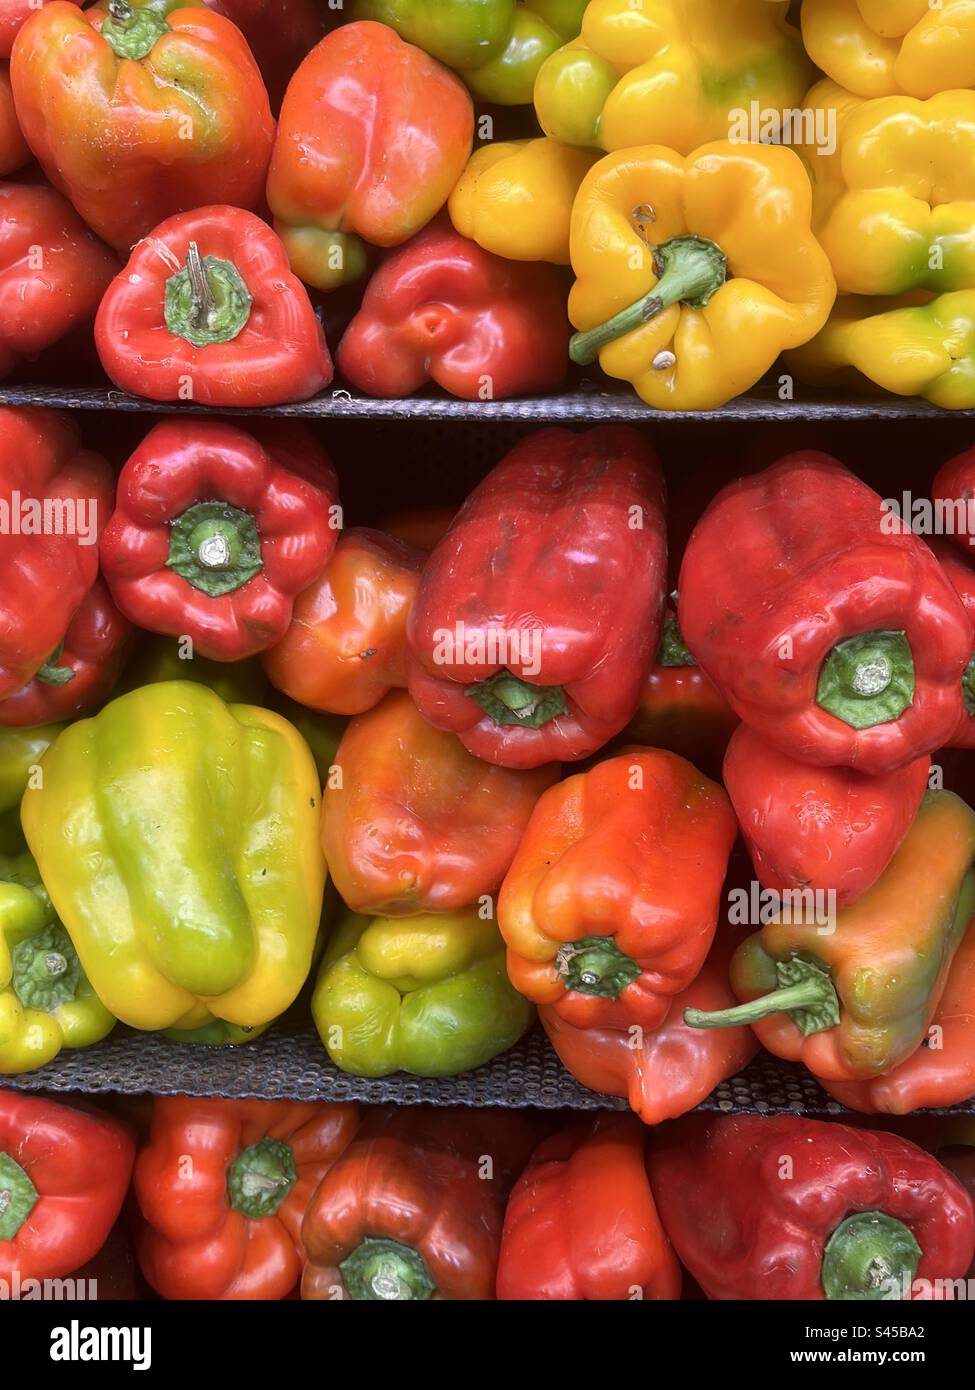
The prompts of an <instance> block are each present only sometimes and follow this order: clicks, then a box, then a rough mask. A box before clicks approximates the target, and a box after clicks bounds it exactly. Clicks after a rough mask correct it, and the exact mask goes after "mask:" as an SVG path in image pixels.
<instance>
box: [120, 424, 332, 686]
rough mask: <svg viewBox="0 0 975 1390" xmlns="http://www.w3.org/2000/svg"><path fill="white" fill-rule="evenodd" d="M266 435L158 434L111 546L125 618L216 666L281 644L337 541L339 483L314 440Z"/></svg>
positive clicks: (203, 428)
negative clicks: (184, 643) (179, 640)
mask: <svg viewBox="0 0 975 1390" xmlns="http://www.w3.org/2000/svg"><path fill="white" fill-rule="evenodd" d="M252 428H254V427H252ZM255 434H256V437H254V435H252V434H248V433H246V432H245V431H244V430H240V429H237V428H236V427H235V426H234V425H229V424H223V423H220V422H216V421H200V420H185V421H184V420H167V421H164V422H163V423H162V424H161V425H156V426H155V428H154V429H152V430H150V431H149V433H148V434H147V435H146V437H145V439H144V440H143V441H142V443H141V444H140V445H139V447H138V449H136V451H135V453H134V454H133V455H132V457H131V458H130V459H129V461H128V462H127V463H126V464H125V466H124V468H123V469H122V472H121V475H120V477H119V481H118V497H117V500H116V509H115V514H114V516H113V517H112V519H111V521H110V522H109V524H108V526H107V527H106V529H105V534H104V535H103V537H102V545H101V562H102V572H103V573H104V575H105V578H106V580H107V582H108V585H109V588H110V589H111V590H112V596H113V598H114V599H115V602H116V603H117V604H118V606H119V608H121V610H122V612H123V613H125V614H126V616H127V617H129V618H131V619H132V621H133V622H134V623H137V624H138V625H139V626H140V627H142V628H145V629H146V630H147V631H148V632H158V633H162V634H164V635H165V636H168V637H184V636H185V637H191V638H192V639H193V646H194V651H199V653H200V655H201V656H205V657H210V658H211V659H212V660H214V661H243V660H244V658H245V657H248V656H254V655H255V654H256V653H257V652H260V651H263V650H264V649H265V648H266V647H269V646H271V645H272V644H273V643H274V642H277V641H278V640H279V639H280V638H281V637H282V636H283V634H284V633H285V632H286V631H287V628H288V624H289V623H290V621H291V610H292V606H293V604H294V600H295V596H296V595H297V594H299V593H300V592H301V591H302V590H303V589H305V588H307V587H308V585H309V584H313V583H314V582H315V580H316V579H317V578H318V576H319V575H320V574H321V572H322V570H323V569H324V568H325V565H326V564H327V562H328V558H329V556H330V555H331V553H332V551H333V550H334V549H335V543H336V541H337V539H338V529H337V527H336V524H335V523H336V519H337V515H338V514H337V512H336V511H335V510H334V509H335V504H336V502H337V500H338V481H337V479H336V477H335V470H334V469H333V468H332V465H331V463H330V462H329V460H328V458H327V456H326V455H325V453H324V452H323V451H322V450H321V449H320V448H319V447H318V445H317V443H316V442H315V440H314V438H313V436H312V435H311V434H309V432H308V431H307V430H306V429H304V428H303V427H302V426H300V425H295V424H288V423H283V422H281V423H279V422H275V424H273V425H266V426H265V427H263V428H261V427H260V426H257V427H256V428H255Z"/></svg>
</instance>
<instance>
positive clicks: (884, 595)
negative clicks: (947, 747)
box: [679, 453, 972, 773]
mask: <svg viewBox="0 0 975 1390" xmlns="http://www.w3.org/2000/svg"><path fill="white" fill-rule="evenodd" d="M679 588H680V603H679V614H680V625H681V631H682V632H683V634H684V638H685V640H686V642H687V645H688V647H689V649H690V650H691V652H692V653H693V654H694V656H695V657H696V658H697V660H698V661H699V662H700V663H701V665H702V667H703V668H704V670H705V671H706V672H707V674H708V675H709V676H710V677H711V679H712V680H713V681H714V683H715V685H716V686H717V687H718V689H719V690H720V691H721V693H722V694H723V695H724V696H725V697H726V698H727V700H728V702H729V704H730V705H731V706H732V708H733V709H734V710H735V711H736V713H738V714H739V715H740V716H741V718H742V720H743V721H744V722H745V723H746V724H748V725H750V726H751V727H752V728H753V729H754V730H755V732H756V733H758V734H761V736H762V737H763V738H764V739H766V740H767V741H768V742H769V743H772V744H774V745H775V746H776V747H778V748H780V749H781V750H782V751H783V752H785V753H788V754H789V755H790V756H791V757H794V758H798V759H799V760H800V761H802V762H808V763H812V764H814V765H816V766H820V767H835V766H846V767H855V768H856V769H857V770H858V771H860V772H866V773H879V772H890V771H892V770H893V769H894V768H898V767H903V766H904V765H905V764H906V763H909V762H912V761H913V760H914V759H915V758H918V757H921V756H922V755H923V754H925V753H930V752H931V751H932V750H933V749H935V748H938V747H940V746H941V745H942V744H943V743H944V742H945V741H946V740H947V739H948V738H950V737H951V734H952V732H953V730H954V729H955V727H956V726H957V724H958V720H959V718H960V715H961V676H962V673H963V672H964V670H965V667H966V665H967V663H968V660H969V657H970V656H971V654H972V650H971V624H970V622H969V620H968V618H967V616H966V614H965V611H964V609H963V607H962V604H961V601H960V600H959V598H958V596H957V594H956V593H955V591H954V589H953V588H952V587H951V584H950V582H949V581H948V579H947V578H946V576H945V575H944V573H943V571H942V570H941V567H940V566H939V565H938V562H937V561H936V560H935V558H934V556H933V555H932V554H931V552H930V550H929V549H928V547H927V546H926V545H925V544H924V542H923V541H921V540H920V539H919V538H918V537H917V536H915V535H914V534H913V532H912V531H911V530H910V528H909V527H908V526H907V524H906V523H904V522H902V521H901V520H900V519H899V518H897V517H895V516H893V515H892V514H891V512H890V511H888V510H887V509H886V508H885V507H884V504H883V501H882V499H881V498H880V497H879V496H878V495H877V494H876V493H875V492H873V490H872V489H871V488H869V487H867V486H866V484H864V483H861V482H860V481H859V479H858V478H856V477H854V475H853V474H852V473H850V472H849V471H848V470H847V469H845V468H843V467H842V466H841V465H840V464H838V463H836V462H835V461H834V460H832V459H830V458H828V457H827V456H826V455H825V454H815V453H809V454H794V455H792V456H791V457H790V458H787V459H785V460H783V461H782V462H781V463H779V464H777V465H776V466H775V467H774V468H770V469H768V470H766V471H765V472H763V473H759V474H756V475H754V476H753V477H749V478H743V479H740V480H739V481H738V482H736V483H732V484H731V485H730V486H729V487H727V488H725V489H724V491H722V492H721V493H719V494H718V496H717V497H716V498H715V500H714V501H713V502H712V503H711V505H710V507H708V509H707V511H706V512H705V513H704V516H703V517H702V518H701V521H700V522H699V523H698V525H697V527H696V529H695V531H694V534H693V535H692V536H691V539H690V541H689V543H688V546H687V551H686V554H685V556H684V563H683V565H682V567H681V576H680V585H679Z"/></svg>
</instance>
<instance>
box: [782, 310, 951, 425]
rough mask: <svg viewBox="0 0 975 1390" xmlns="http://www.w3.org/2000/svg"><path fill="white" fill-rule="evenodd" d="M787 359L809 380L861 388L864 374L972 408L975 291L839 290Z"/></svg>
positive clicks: (902, 392)
mask: <svg viewBox="0 0 975 1390" xmlns="http://www.w3.org/2000/svg"><path fill="white" fill-rule="evenodd" d="M786 365H787V366H788V367H789V369H790V370H791V371H792V372H794V373H795V376H796V378H797V379H798V380H799V381H804V382H808V383H809V384H810V385H812V386H825V385H829V384H830V383H834V384H835V383H840V384H843V385H849V386H852V387H860V388H861V389H862V387H863V384H864V379H865V380H866V381H869V382H872V383H873V384H874V385H875V386H880V387H882V388H883V390H885V391H890V392H891V393H892V394H893V395H895V396H923V397H924V399H925V400H928V401H930V402H931V404H932V405H937V406H940V407H941V408H942V409H943V410H975V290H956V291H954V292H953V293H949V294H939V295H936V296H935V298H934V299H927V298H926V297H925V296H924V295H923V294H912V295H900V296H895V297H894V298H893V299H883V298H874V297H872V296H869V295H844V296H842V297H841V298H840V299H838V300H837V302H836V307H835V309H834V310H833V312H832V313H831V314H830V316H829V319H828V320H827V322H826V325H825V327H824V328H823V329H822V331H821V332H819V333H817V334H816V336H815V337H814V338H812V339H810V341H809V342H807V343H805V344H804V345H803V346H802V347H800V348H798V349H797V350H796V351H795V352H791V353H790V354H789V356H788V358H787V359H786Z"/></svg>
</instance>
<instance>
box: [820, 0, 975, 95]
mask: <svg viewBox="0 0 975 1390" xmlns="http://www.w3.org/2000/svg"><path fill="white" fill-rule="evenodd" d="M802 37H803V40H804V42H805V45H806V51H807V53H808V54H809V56H810V57H811V58H812V60H813V62H814V63H815V64H816V65H817V67H820V68H822V69H823V71H824V72H825V73H826V74H827V75H828V76H829V77H831V78H833V80H834V81H835V82H839V83H840V85H841V86H843V87H847V88H848V89H849V90H850V91H851V92H856V93H857V95H858V96H862V97H885V96H892V95H895V94H897V93H901V92H902V93H904V94H906V95H907V96H912V97H932V96H935V95H936V94H937V93H938V92H946V91H948V90H950V89H951V88H961V87H973V86H975V5H973V4H972V0H803V5H802Z"/></svg>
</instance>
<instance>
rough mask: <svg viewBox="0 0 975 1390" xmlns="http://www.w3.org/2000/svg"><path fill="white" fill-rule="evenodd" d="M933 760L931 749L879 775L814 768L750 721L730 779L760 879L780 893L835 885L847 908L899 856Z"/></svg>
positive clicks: (735, 739)
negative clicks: (755, 730) (769, 740)
mask: <svg viewBox="0 0 975 1390" xmlns="http://www.w3.org/2000/svg"><path fill="white" fill-rule="evenodd" d="M930 766H931V759H930V758H929V757H928V755H927V754H925V755H924V756H923V757H920V758H915V760H914V761H913V762H910V763H906V764H905V765H904V766H903V767H899V768H897V769H896V770H895V771H893V772H882V773H878V774H877V775H876V776H875V777H868V776H866V775H865V774H864V773H862V772H856V771H855V770H853V769H852V768H846V767H810V766H809V764H808V763H799V762H796V760H795V758H790V757H789V755H788V754H787V753H782V752H780V751H779V749H778V748H774V747H773V746H772V745H771V744H770V743H766V742H765V740H764V739H762V738H759V736H758V734H756V733H753V732H752V730H751V729H750V728H749V727H748V725H747V724H742V725H741V726H740V727H739V728H738V729H737V731H736V732H735V733H734V735H733V736H732V739H731V742H730V743H729V745H728V751H727V753H726V754H725V760H724V784H725V787H726V788H727V790H728V795H729V796H730V797H731V802H732V805H733V806H734V808H735V815H736V816H737V817H738V823H739V825H740V826H741V832H742V834H743V835H744V837H745V842H746V844H747V845H748V850H749V853H750V854H751V857H752V863H753V864H754V865H755V872H756V874H757V875H758V878H759V880H760V882H761V883H762V884H764V886H765V887H766V888H773V889H776V890H777V891H779V892H782V891H786V890H789V889H807V888H808V889H811V890H812V891H813V892H824V893H826V892H833V893H835V895H836V899H835V906H836V907H846V906H847V905H848V904H849V903H853V902H856V900H857V898H860V897H862V896H863V894H864V893H866V891H867V890H868V888H872V887H873V885H874V884H875V883H876V881H877V879H878V878H879V877H880V875H881V874H882V873H883V871H884V869H886V867H887V865H888V864H889V863H890V861H891V859H893V857H894V855H895V853H896V852H897V849H898V847H899V845H900V843H901V841H902V840H903V838H904V836H905V835H906V834H907V832H908V830H910V828H911V825H912V824H913V822H914V817H915V816H916V815H917V809H918V807H919V806H920V804H921V797H922V796H923V795H924V793H925V791H926V790H927V785H928V772H929V770H930Z"/></svg>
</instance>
